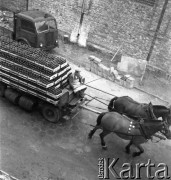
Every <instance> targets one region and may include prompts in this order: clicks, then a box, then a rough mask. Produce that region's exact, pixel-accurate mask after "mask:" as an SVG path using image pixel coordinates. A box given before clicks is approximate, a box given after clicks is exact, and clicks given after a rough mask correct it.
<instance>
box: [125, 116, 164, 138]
mask: <svg viewBox="0 0 171 180" xmlns="http://www.w3.org/2000/svg"><path fill="white" fill-rule="evenodd" d="M154 121H155V122H157V123H159V125H163V128H162V130H161V132H162V133H164V128H165V127H164V122H160V121H158V120H154ZM154 121H153V122H147V121H144V120H143V119H140V120H139V121H134V120H130V124H129V128H128V131H127V133H128V134H129V135H132V132H133V130H134V129H139V130H140V132H141V134H142V135H143V136H144V137H145V139H147V140H149V139H151V138H152V137H151V135H150V136H149V135H148V133H147V132H146V129H145V126H147V127H149V126H154V125H155V124H154Z"/></svg>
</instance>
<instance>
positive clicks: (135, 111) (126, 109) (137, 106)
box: [108, 96, 171, 121]
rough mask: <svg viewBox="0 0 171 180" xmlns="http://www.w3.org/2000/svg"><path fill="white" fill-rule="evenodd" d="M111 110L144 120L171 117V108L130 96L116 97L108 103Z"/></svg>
mask: <svg viewBox="0 0 171 180" xmlns="http://www.w3.org/2000/svg"><path fill="white" fill-rule="evenodd" d="M108 110H109V111H116V112H118V113H120V114H125V115H126V116H128V117H130V118H133V119H139V118H143V119H144V120H150V121H151V120H153V119H157V118H159V117H161V118H162V120H167V119H168V118H169V119H171V110H170V108H167V107H165V106H161V105H152V104H151V103H149V104H143V103H138V102H136V101H134V100H133V99H132V98H130V97H129V96H122V97H114V98H113V99H111V101H110V103H109V105H108Z"/></svg>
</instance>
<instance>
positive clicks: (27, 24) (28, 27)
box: [21, 19, 35, 33]
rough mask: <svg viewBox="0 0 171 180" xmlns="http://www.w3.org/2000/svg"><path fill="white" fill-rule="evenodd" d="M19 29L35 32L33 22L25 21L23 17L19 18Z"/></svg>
mask: <svg viewBox="0 0 171 180" xmlns="http://www.w3.org/2000/svg"><path fill="white" fill-rule="evenodd" d="M21 29H23V30H26V31H30V32H33V33H34V32H35V27H34V24H33V23H32V22H30V21H27V20H25V19H21Z"/></svg>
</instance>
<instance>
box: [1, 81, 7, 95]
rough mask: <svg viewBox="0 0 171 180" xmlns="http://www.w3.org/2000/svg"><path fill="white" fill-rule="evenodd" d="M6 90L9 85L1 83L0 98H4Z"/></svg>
mask: <svg viewBox="0 0 171 180" xmlns="http://www.w3.org/2000/svg"><path fill="white" fill-rule="evenodd" d="M6 88H7V85H6V84H4V83H3V82H0V96H1V97H3V96H4V94H5V90H6Z"/></svg>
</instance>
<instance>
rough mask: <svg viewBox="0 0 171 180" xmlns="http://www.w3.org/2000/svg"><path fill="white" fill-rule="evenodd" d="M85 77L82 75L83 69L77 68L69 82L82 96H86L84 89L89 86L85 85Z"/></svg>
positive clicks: (75, 91)
mask: <svg viewBox="0 0 171 180" xmlns="http://www.w3.org/2000/svg"><path fill="white" fill-rule="evenodd" d="M84 83H85V78H83V77H82V76H81V71H80V70H79V69H76V70H75V72H74V73H73V74H71V75H70V76H69V84H70V87H71V88H72V89H73V91H74V93H76V94H77V95H78V96H80V97H84V91H85V90H86V89H87V87H86V86H85V85H84Z"/></svg>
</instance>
